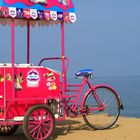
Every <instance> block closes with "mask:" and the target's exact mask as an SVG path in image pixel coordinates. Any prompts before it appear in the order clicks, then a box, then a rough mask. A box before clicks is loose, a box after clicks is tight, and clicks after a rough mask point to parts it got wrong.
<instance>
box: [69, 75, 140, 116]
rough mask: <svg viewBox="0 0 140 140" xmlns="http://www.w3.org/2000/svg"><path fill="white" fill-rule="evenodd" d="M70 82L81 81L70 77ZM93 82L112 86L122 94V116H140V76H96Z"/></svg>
mask: <svg viewBox="0 0 140 140" xmlns="http://www.w3.org/2000/svg"><path fill="white" fill-rule="evenodd" d="M68 81H69V83H79V82H80V80H79V79H75V78H69V80H68ZM92 83H93V84H107V85H110V86H112V87H113V88H114V89H115V90H116V91H117V92H118V93H119V95H120V97H121V100H122V103H123V105H124V110H122V111H121V114H120V115H121V116H126V117H135V118H140V76H112V77H111V76H110V77H94V78H93V79H92Z"/></svg>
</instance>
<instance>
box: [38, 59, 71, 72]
mask: <svg viewBox="0 0 140 140" xmlns="http://www.w3.org/2000/svg"><path fill="white" fill-rule="evenodd" d="M62 59H63V58H61V57H50V58H42V59H41V60H40V62H39V64H38V66H41V64H42V62H43V61H46V60H47V61H48V60H62ZM64 60H65V61H66V63H65V64H66V65H65V70H66V71H67V70H68V65H69V59H68V58H67V57H65V58H64Z"/></svg>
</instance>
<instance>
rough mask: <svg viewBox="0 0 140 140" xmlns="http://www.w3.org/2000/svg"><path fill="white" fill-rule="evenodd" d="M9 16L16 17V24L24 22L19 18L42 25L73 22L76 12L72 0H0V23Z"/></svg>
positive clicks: (6, 21) (5, 21) (4, 21)
mask: <svg viewBox="0 0 140 140" xmlns="http://www.w3.org/2000/svg"><path fill="white" fill-rule="evenodd" d="M10 18H15V19H18V23H17V24H24V22H22V23H20V22H21V20H19V19H22V21H24V20H25V19H27V20H31V21H32V22H36V21H37V22H40V24H42V25H43V24H54V23H56V24H57V23H60V22H61V21H64V22H66V23H68V22H71V23H74V22H75V21H76V14H75V8H74V5H73V2H72V0H0V23H1V24H6V23H8V19H10ZM27 20H26V21H27Z"/></svg>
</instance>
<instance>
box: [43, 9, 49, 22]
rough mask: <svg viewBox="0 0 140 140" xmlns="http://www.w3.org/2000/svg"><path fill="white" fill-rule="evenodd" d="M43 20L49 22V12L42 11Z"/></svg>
mask: <svg viewBox="0 0 140 140" xmlns="http://www.w3.org/2000/svg"><path fill="white" fill-rule="evenodd" d="M44 18H45V19H46V20H50V11H46V10H45V11H44Z"/></svg>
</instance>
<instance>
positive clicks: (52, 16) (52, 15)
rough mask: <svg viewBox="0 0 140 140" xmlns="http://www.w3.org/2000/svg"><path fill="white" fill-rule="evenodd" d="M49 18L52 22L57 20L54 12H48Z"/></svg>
mask: <svg viewBox="0 0 140 140" xmlns="http://www.w3.org/2000/svg"><path fill="white" fill-rule="evenodd" d="M50 17H51V19H53V20H57V12H56V11H50Z"/></svg>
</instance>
